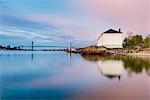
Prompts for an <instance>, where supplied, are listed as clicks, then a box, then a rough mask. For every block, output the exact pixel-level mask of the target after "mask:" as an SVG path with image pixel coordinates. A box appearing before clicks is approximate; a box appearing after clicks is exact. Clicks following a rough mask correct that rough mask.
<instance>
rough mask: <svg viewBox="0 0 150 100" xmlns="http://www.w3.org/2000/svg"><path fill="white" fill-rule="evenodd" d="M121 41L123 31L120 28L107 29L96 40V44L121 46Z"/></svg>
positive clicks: (108, 46) (107, 46)
mask: <svg viewBox="0 0 150 100" xmlns="http://www.w3.org/2000/svg"><path fill="white" fill-rule="evenodd" d="M122 43H123V33H122V32H121V29H119V31H116V30H113V29H109V30H108V31H106V32H103V33H102V34H101V35H100V36H99V38H98V40H97V45H98V46H104V47H106V48H122Z"/></svg>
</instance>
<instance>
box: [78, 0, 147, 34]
mask: <svg viewBox="0 0 150 100" xmlns="http://www.w3.org/2000/svg"><path fill="white" fill-rule="evenodd" d="M77 5H78V6H77ZM149 6H150V1H149V0H81V1H79V0H77V1H75V7H76V9H78V10H82V11H83V12H86V13H88V14H89V15H93V16H94V17H95V18H97V20H99V21H102V20H105V21H106V22H110V23H109V24H111V25H110V26H117V27H119V26H120V27H122V28H124V30H126V31H128V30H131V31H133V32H137V33H140V34H143V33H148V32H150V24H149V23H150V14H149V13H150V7H149Z"/></svg>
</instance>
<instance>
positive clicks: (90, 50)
mask: <svg viewBox="0 0 150 100" xmlns="http://www.w3.org/2000/svg"><path fill="white" fill-rule="evenodd" d="M67 52H70V53H80V54H84V55H85V54H97V55H103V56H109V55H121V56H126V55H137V56H138V55H139V56H150V48H144V49H141V50H138V49H130V50H128V49H107V48H105V47H97V46H88V47H85V48H77V49H71V50H67Z"/></svg>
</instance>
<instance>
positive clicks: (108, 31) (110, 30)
mask: <svg viewBox="0 0 150 100" xmlns="http://www.w3.org/2000/svg"><path fill="white" fill-rule="evenodd" d="M104 33H122V32H120V31H116V30H113V29H109V30H107V31H106V32H104Z"/></svg>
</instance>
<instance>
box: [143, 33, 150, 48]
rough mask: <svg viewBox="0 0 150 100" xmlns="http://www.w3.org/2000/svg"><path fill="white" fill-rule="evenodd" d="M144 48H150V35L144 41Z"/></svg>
mask: <svg viewBox="0 0 150 100" xmlns="http://www.w3.org/2000/svg"><path fill="white" fill-rule="evenodd" d="M144 47H145V48H149V47H150V35H148V36H147V37H146V38H145V39H144Z"/></svg>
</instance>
